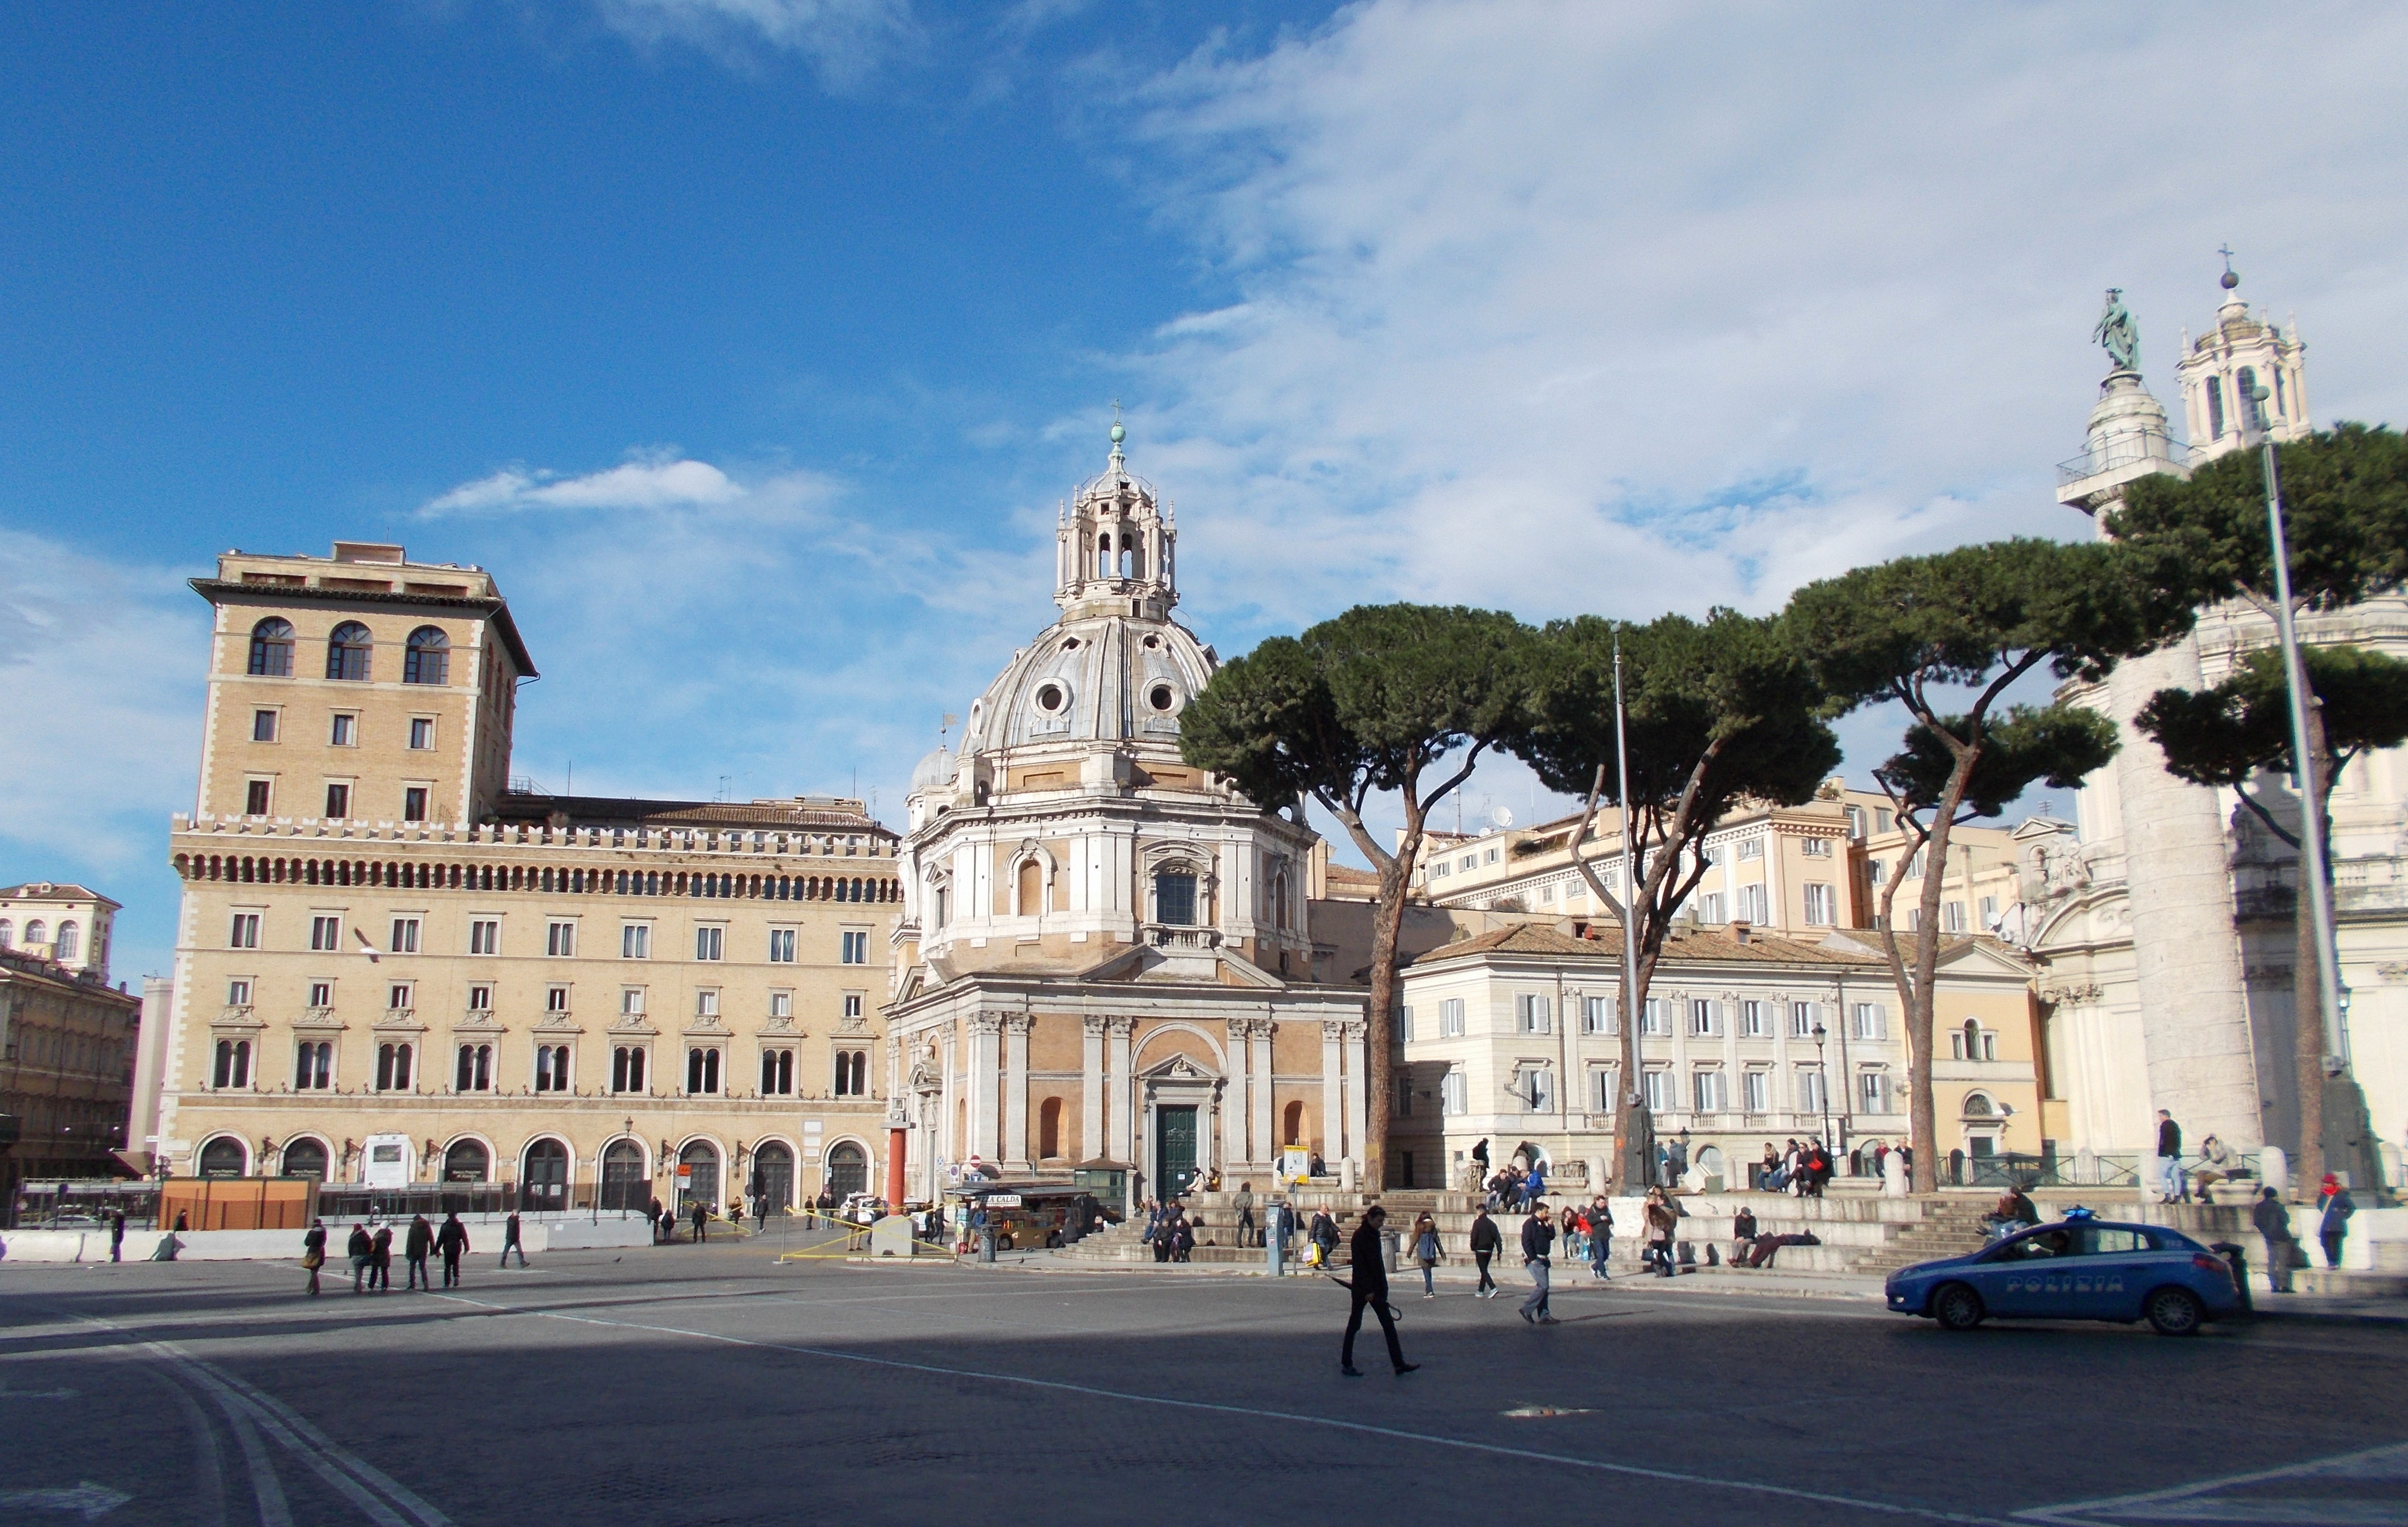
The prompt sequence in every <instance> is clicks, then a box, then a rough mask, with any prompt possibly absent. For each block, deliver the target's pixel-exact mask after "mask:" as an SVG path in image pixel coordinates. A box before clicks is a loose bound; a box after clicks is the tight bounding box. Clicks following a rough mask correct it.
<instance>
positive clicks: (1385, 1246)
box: [1380, 1226, 1402, 1273]
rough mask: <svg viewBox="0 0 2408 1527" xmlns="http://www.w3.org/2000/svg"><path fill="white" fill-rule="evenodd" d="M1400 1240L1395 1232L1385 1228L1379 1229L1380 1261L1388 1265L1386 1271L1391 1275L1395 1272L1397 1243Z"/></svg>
mask: <svg viewBox="0 0 2408 1527" xmlns="http://www.w3.org/2000/svg"><path fill="white" fill-rule="evenodd" d="M1401 1239H1402V1237H1401V1236H1400V1235H1399V1234H1398V1233H1397V1232H1395V1231H1393V1230H1390V1229H1388V1228H1386V1227H1385V1226H1383V1227H1381V1230H1380V1260H1381V1261H1383V1262H1384V1263H1387V1264H1388V1271H1390V1272H1392V1273H1393V1272H1395V1271H1396V1270H1397V1243H1398V1241H1399V1240H1401Z"/></svg>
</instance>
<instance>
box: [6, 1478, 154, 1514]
mask: <svg viewBox="0 0 2408 1527" xmlns="http://www.w3.org/2000/svg"><path fill="white" fill-rule="evenodd" d="M133 1498H134V1497H133V1496H131V1495H128V1494H127V1493H125V1491H122V1490H111V1489H109V1488H108V1486H107V1485H96V1484H93V1482H92V1481H91V1480H89V1479H86V1480H84V1481H83V1482H82V1483H80V1484H79V1485H77V1486H76V1487H75V1488H74V1489H72V1490H66V1489H58V1488H53V1489H50V1490H0V1510H12V1511H72V1512H75V1513H77V1514H78V1515H79V1516H81V1517H82V1518H83V1520H86V1521H97V1520H100V1519H101V1518H102V1517H105V1516H107V1515H108V1513H110V1512H111V1511H114V1510H116V1509H117V1508H118V1507H119V1506H123V1505H124V1504H125V1503H126V1502H128V1501H130V1500H132V1499H133Z"/></svg>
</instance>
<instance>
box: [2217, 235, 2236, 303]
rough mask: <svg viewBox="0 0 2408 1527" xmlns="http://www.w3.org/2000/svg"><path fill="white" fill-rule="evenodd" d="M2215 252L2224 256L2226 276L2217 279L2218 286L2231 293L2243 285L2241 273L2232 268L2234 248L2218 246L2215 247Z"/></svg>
mask: <svg viewBox="0 0 2408 1527" xmlns="http://www.w3.org/2000/svg"><path fill="white" fill-rule="evenodd" d="M2215 252H2216V253H2218V254H2220V255H2222V256H2224V274H2223V275H2221V276H2219V277H2217V278H2215V279H2216V284H2217V285H2219V286H2221V287H2223V288H2224V290H2226V291H2227V292H2229V291H2231V290H2232V289H2233V288H2234V287H2236V286H2239V285H2240V284H2241V276H2240V273H2239V272H2237V271H2235V270H2234V269H2233V268H2232V246H2231V245H2229V244H2218V245H2217V246H2216V247H2215Z"/></svg>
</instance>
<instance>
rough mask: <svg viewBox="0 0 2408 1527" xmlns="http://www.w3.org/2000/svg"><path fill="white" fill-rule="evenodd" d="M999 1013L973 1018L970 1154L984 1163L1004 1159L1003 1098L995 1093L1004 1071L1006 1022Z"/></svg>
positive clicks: (980, 1014)
mask: <svg viewBox="0 0 2408 1527" xmlns="http://www.w3.org/2000/svg"><path fill="white" fill-rule="evenodd" d="M1006 1016H1007V1015H1006V1014H1003V1013H999V1012H981V1013H977V1014H974V1015H972V1017H971V1019H970V1067H969V1070H970V1151H971V1153H972V1154H975V1155H976V1156H978V1157H979V1158H980V1159H981V1160H982V1161H988V1162H995V1161H1000V1160H1001V1159H1002V1156H1003V1152H1002V1142H1001V1139H1000V1137H999V1136H1000V1134H1001V1124H1002V1120H1001V1109H1000V1107H999V1106H998V1105H999V1103H1000V1101H1001V1100H1000V1099H999V1098H998V1097H997V1096H996V1091H997V1089H996V1082H997V1080H998V1079H999V1077H998V1075H997V1073H998V1072H999V1070H1000V1069H1001V1057H1000V1055H999V1054H998V1051H999V1050H1000V1049H1001V1044H1000V1040H1001V1037H1002V1034H1003V1020H1004V1019H1005V1017H1006Z"/></svg>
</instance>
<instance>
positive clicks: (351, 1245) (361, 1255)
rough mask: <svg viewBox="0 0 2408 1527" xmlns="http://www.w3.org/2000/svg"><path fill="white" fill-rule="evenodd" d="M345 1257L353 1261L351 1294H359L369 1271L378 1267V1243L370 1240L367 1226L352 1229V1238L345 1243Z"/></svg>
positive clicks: (356, 1226) (354, 1226)
mask: <svg viewBox="0 0 2408 1527" xmlns="http://www.w3.org/2000/svg"><path fill="white" fill-rule="evenodd" d="M343 1255H345V1256H347V1257H349V1258H351V1292H353V1293H357V1292H360V1288H361V1282H362V1280H363V1279H365V1278H366V1277H367V1276H368V1269H369V1268H371V1267H374V1266H375V1265H376V1243H375V1242H374V1241H371V1240H369V1239H368V1227H367V1226H366V1225H353V1226H352V1227H351V1239H350V1240H348V1241H346V1242H345V1243H343Z"/></svg>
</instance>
